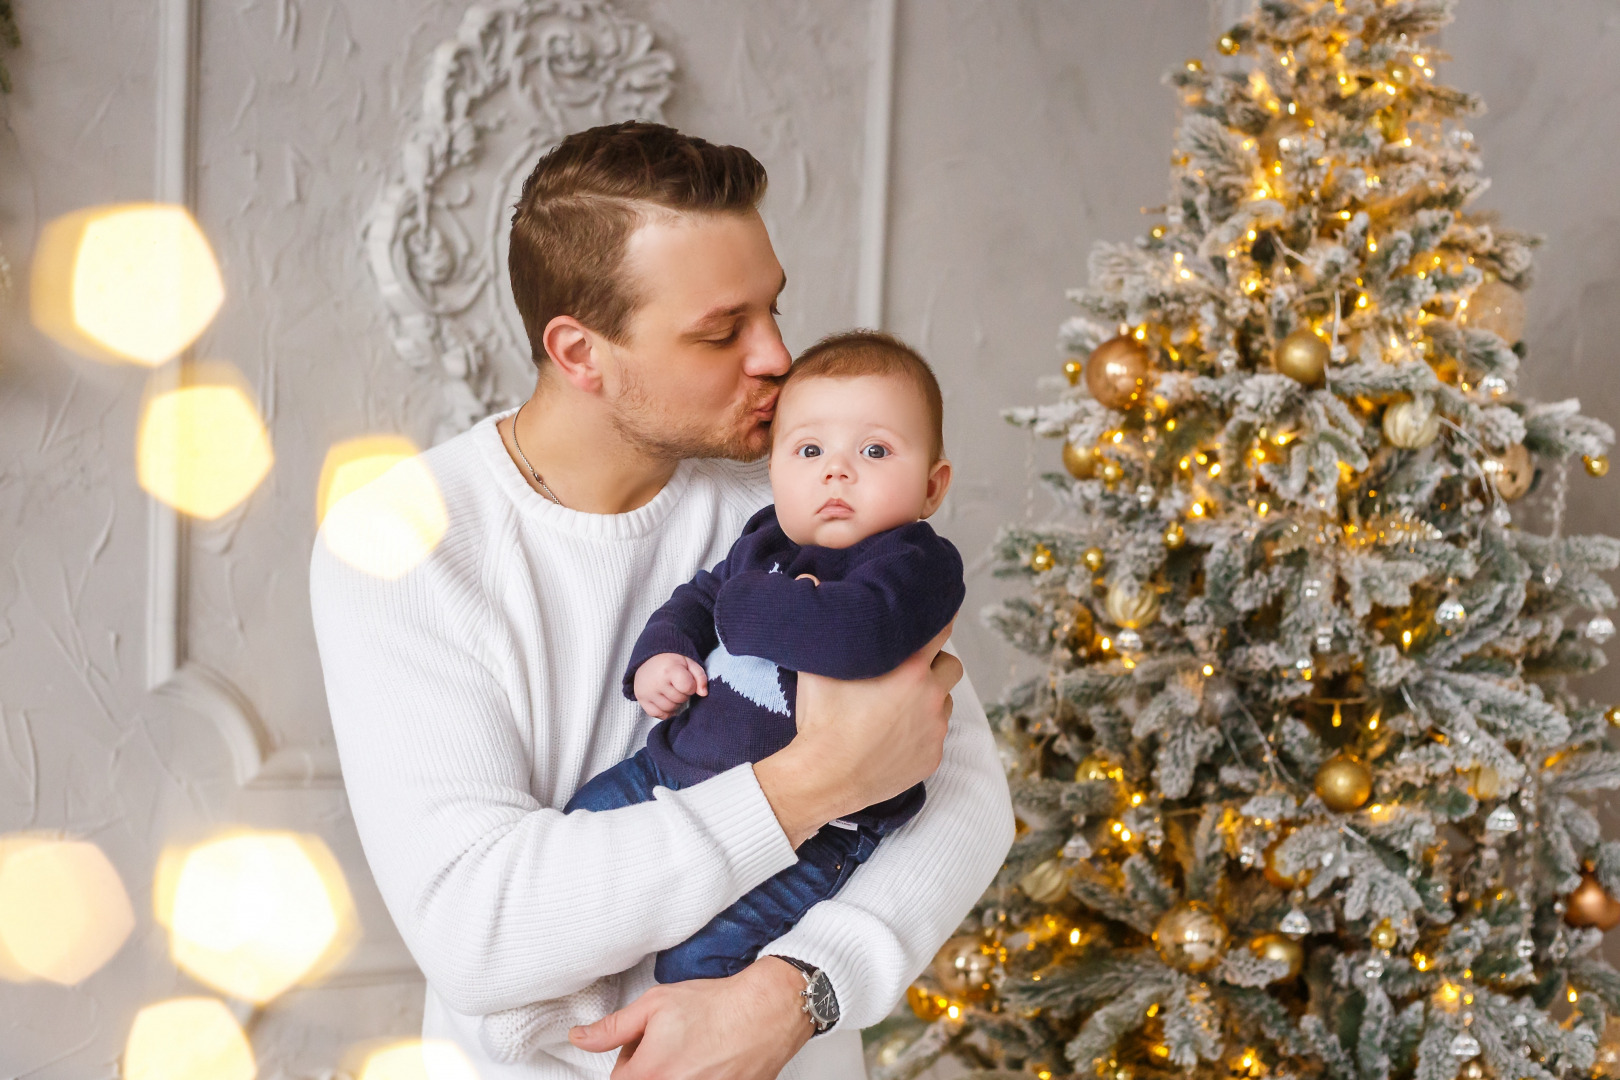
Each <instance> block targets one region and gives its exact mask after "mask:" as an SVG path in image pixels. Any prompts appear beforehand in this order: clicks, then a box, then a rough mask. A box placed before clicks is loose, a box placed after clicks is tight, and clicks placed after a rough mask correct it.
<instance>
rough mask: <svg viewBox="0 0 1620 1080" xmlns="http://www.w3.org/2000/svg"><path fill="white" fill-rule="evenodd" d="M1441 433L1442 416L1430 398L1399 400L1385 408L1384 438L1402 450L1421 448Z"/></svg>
mask: <svg viewBox="0 0 1620 1080" xmlns="http://www.w3.org/2000/svg"><path fill="white" fill-rule="evenodd" d="M1439 434H1440V417H1439V416H1438V415H1436V414H1435V411H1434V406H1433V404H1432V403H1431V402H1430V401H1429V399H1428V398H1426V397H1423V398H1412V399H1408V400H1406V401H1397V402H1395V403H1394V404H1393V405H1391V406H1389V408H1387V409H1385V410H1384V438H1386V439H1388V440H1389V442H1390V445H1391V446H1398V447H1400V448H1401V449H1402V450H1421V449H1422V448H1423V447H1425V446H1428V445H1429V444H1430V443H1432V442H1434V440H1435V438H1436V436H1438V435H1439Z"/></svg>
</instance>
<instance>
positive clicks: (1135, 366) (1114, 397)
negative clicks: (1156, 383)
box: [1086, 334, 1153, 409]
mask: <svg viewBox="0 0 1620 1080" xmlns="http://www.w3.org/2000/svg"><path fill="white" fill-rule="evenodd" d="M1152 371H1153V365H1152V359H1151V357H1149V355H1148V350H1147V346H1146V345H1143V344H1142V343H1141V342H1140V341H1137V340H1136V338H1134V337H1132V336H1131V335H1129V334H1121V335H1120V336H1119V337H1116V338H1109V339H1108V340H1107V341H1105V342H1103V343H1102V344H1101V345H1099V346H1097V348H1096V349H1094V350H1093V351H1092V353H1091V358H1090V359H1089V360H1087V361H1086V389H1088V390H1090V391H1091V396H1092V397H1094V398H1096V399H1097V400H1098V401H1099V402H1101V403H1102V404H1104V405H1106V406H1108V407H1109V408H1110V409H1128V408H1130V407H1131V406H1132V405H1134V404H1135V403H1136V400H1137V399H1138V398H1139V397H1141V396H1142V392H1143V391H1144V390H1146V389H1147V386H1148V378H1149V376H1150V375H1151V374H1152Z"/></svg>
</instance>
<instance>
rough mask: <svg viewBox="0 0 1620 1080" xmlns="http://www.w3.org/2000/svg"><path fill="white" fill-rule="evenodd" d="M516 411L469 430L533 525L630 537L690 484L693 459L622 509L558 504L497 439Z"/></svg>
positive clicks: (663, 514)
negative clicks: (528, 477)
mask: <svg viewBox="0 0 1620 1080" xmlns="http://www.w3.org/2000/svg"><path fill="white" fill-rule="evenodd" d="M515 412H517V409H516V408H515V407H514V408H511V409H506V410H504V411H502V412H498V413H494V414H492V415H490V416H486V417H485V418H484V419H482V420H480V421H479V422H478V423H477V424H475V425H474V426H473V428H472V431H471V433H470V434H471V435H472V438H473V442H474V443H475V444H476V445H477V447H478V450H479V454H480V456H481V457H482V458H483V459H484V463H485V464H486V465H488V466H489V472H490V478H491V481H492V482H493V483H494V485H495V487H496V489H497V490H499V491H500V492H502V493H503V494H504V495H505V496H506V498H507V499H509V500H510V501H511V503H512V505H513V507H514V508H515V509H516V510H517V511H518V513H519V514H521V515H522V516H523V517H524V518H526V519H527V520H529V521H532V522H534V523H535V524H537V525H543V526H545V527H546V528H548V529H555V530H557V531H559V532H565V533H570V534H572V535H575V536H582V537H589V538H592V539H598V540H631V539H635V538H637V537H641V536H645V535H647V534H648V533H650V532H652V531H653V530H654V529H656V528H657V527H658V526H659V525H660V524H662V523H663V521H664V519H665V518H667V517H668V516H669V512H670V510H671V508H673V507H674V505H675V504H676V503H677V502H678V501H680V498H681V496H682V495H684V494H685V493H686V489H687V487H688V486H689V485H690V484H691V479H692V462H691V461H689V460H688V461H682V462H681V463H680V464H679V465H677V466H676V467H675V473H674V475H672V476H671V477H670V478H669V482H668V483H666V484H665V485H664V486H663V488H662V489H660V490H659V492H658V494H656V495H654V496H653V497H652V498H651V499H649V500H648V501H647V502H645V503H643V504H642V505H641V506H638V507H636V508H635V509H634V510H631V511H629V512H627V513H623V514H587V513H584V512H582V511H579V510H570V509H568V507H566V506H558V505H557V504H556V503H554V502H552V501H551V500H549V499H547V498H546V497H545V496H544V495H541V494H540V493H539V492H537V491H535V490H534V489H533V488H531V487H530V486H529V484H528V481H526V480H524V479H523V474H522V473H520V472H518V470H517V466H516V465H514V464H513V463H512V458H511V456H510V455H509V454H508V453H507V452H506V445H505V444H504V443H502V442H501V433H500V432H499V431H498V430H496V427H495V425H496V424H498V423H499V422H500V421H502V420H504V419H506V418H507V417H508V416H511V415H512V414H513V413H515Z"/></svg>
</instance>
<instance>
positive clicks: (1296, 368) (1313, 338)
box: [1271, 327, 1331, 386]
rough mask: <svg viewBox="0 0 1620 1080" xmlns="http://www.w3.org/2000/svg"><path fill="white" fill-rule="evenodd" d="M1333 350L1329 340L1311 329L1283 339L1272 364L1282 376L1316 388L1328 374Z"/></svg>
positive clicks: (1272, 359)
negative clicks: (1328, 364) (1329, 360)
mask: <svg viewBox="0 0 1620 1080" xmlns="http://www.w3.org/2000/svg"><path fill="white" fill-rule="evenodd" d="M1330 353H1331V350H1330V348H1329V346H1328V343H1327V340H1326V339H1325V338H1323V337H1322V335H1320V334H1318V333H1317V332H1316V331H1315V330H1312V329H1310V328H1309V327H1303V328H1301V329H1299V330H1295V331H1294V332H1293V333H1292V334H1289V335H1288V336H1287V337H1285V338H1283V339H1282V341H1281V342H1279V343H1278V345H1277V351H1276V352H1275V353H1273V354H1272V357H1271V364H1272V366H1273V367H1275V368H1276V369H1277V370H1278V371H1280V372H1281V373H1282V374H1284V375H1287V376H1288V377H1289V378H1290V379H1293V380H1294V381H1295V382H1297V383H1300V384H1301V385H1303V386H1316V385H1318V384H1320V383H1321V381H1322V377H1323V376H1324V375H1325V374H1327V363H1328V357H1329V355H1330Z"/></svg>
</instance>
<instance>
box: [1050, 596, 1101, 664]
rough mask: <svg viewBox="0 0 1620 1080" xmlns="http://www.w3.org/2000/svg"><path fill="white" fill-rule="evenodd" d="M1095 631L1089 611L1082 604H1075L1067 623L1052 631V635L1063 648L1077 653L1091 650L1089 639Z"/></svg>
mask: <svg viewBox="0 0 1620 1080" xmlns="http://www.w3.org/2000/svg"><path fill="white" fill-rule="evenodd" d="M1095 631H1096V624H1095V621H1094V620H1093V619H1092V615H1091V609H1090V608H1088V607H1087V606H1086V605H1084V604H1076V605H1075V607H1074V611H1073V612H1071V613H1070V615H1069V618H1068V621H1067V622H1065V623H1063V624H1062V625H1060V626H1058V627H1057V628H1056V629H1055V630H1053V631H1052V635H1053V637H1055V638H1056V639H1057V640H1058V641H1059V642H1060V643H1061V644H1062V645H1063V647H1064V648H1066V649H1068V650H1069V651H1070V652H1077V653H1078V652H1085V651H1086V650H1088V649H1090V648H1091V638H1092V635H1093V633H1094V632H1095Z"/></svg>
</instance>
